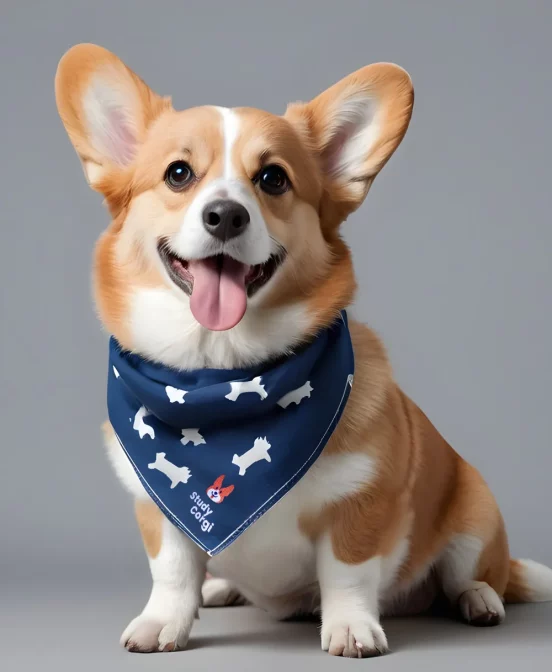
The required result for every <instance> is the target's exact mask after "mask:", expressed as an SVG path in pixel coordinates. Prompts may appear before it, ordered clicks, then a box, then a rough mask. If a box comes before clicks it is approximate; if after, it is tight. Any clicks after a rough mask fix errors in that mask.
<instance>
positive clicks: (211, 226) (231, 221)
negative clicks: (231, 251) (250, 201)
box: [203, 198, 249, 241]
mask: <svg viewBox="0 0 552 672" xmlns="http://www.w3.org/2000/svg"><path fill="white" fill-rule="evenodd" d="M248 224H249V213H248V212H247V210H246V209H245V208H244V207H243V205H241V203H237V202H236V201H231V200H228V199H223V198H221V199H218V200H216V201H211V203H208V204H207V205H206V206H205V208H204V210H203V225H204V226H205V228H206V229H207V231H208V232H209V233H210V234H211V235H213V236H215V237H216V238H219V239H220V240H222V241H225V240H229V239H230V238H234V237H235V236H239V235H240V233H243V232H244V231H245V229H246V228H247V225H248Z"/></svg>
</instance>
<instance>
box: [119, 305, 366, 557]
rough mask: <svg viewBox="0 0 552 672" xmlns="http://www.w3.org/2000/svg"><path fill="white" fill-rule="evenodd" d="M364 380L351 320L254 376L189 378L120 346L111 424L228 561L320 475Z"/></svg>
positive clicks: (146, 477) (203, 539)
mask: <svg viewBox="0 0 552 672" xmlns="http://www.w3.org/2000/svg"><path fill="white" fill-rule="evenodd" d="M353 372H354V357H353V349H352V345H351V337H350V334H349V329H348V326H347V317H346V314H345V313H343V314H342V318H341V319H340V320H339V321H338V322H336V323H335V324H334V325H333V326H332V327H330V328H329V329H326V330H324V331H323V332H321V333H320V334H319V335H318V336H317V338H316V339H315V340H314V341H313V342H312V343H310V344H308V345H306V346H304V347H302V348H301V349H299V350H297V351H296V352H295V353H294V354H293V355H291V356H289V357H284V358H281V359H279V360H277V361H275V362H273V363H272V364H269V365H267V364H266V363H265V364H261V365H259V366H255V367H251V368H248V369H234V370H221V369H198V370H196V371H177V370H174V369H170V368H168V367H166V366H162V365H159V364H153V363H151V362H148V361H146V360H144V359H142V358H141V357H139V356H138V355H134V354H131V353H129V352H126V351H123V350H122V349H121V347H120V346H119V344H118V343H117V341H116V340H115V339H114V338H111V341H110V355H109V380H108V387H107V403H108V410H109V419H110V421H111V424H112V425H113V428H114V430H115V433H116V435H117V438H118V439H119V442H120V444H121V446H122V448H123V449H124V451H125V453H126V455H127V457H128V459H129V460H130V462H131V464H132V466H133V467H134V469H135V470H136V473H137V474H138V476H139V478H140V480H141V482H142V484H143V485H144V487H145V489H146V490H147V492H148V493H149V494H150V496H151V497H152V498H153V500H154V501H155V502H156V503H157V504H158V506H159V507H160V509H161V510H162V511H163V513H164V514H165V515H166V516H167V517H168V518H169V520H171V521H172V523H174V525H176V526H177V527H178V528H179V529H180V530H182V531H183V532H185V533H186V534H187V535H188V536H189V537H190V538H191V539H193V540H194V541H195V542H196V544H198V546H200V547H201V548H202V549H204V550H205V551H207V553H208V554H209V555H216V554H217V553H219V552H220V551H222V550H223V549H224V548H226V546H228V545H229V544H230V543H232V542H233V541H234V540H235V539H237V537H238V536H239V535H240V534H242V532H244V531H245V530H246V529H247V528H248V527H249V526H250V525H251V524H252V523H254V522H255V521H256V520H257V519H258V518H259V517H260V516H262V515H263V513H265V512H266V511H268V509H270V507H272V506H274V504H276V502H277V501H278V500H280V499H281V498H282V497H283V496H284V495H285V494H286V492H288V490H289V489H290V488H292V487H293V486H294V485H295V484H296V483H297V482H298V481H299V479H300V478H302V477H303V476H304V475H305V473H306V472H307V470H308V469H309V468H310V467H311V466H312V465H313V463H314V462H315V460H316V459H317V457H318V456H319V455H320V453H321V452H322V450H323V449H324V446H325V445H326V443H327V441H328V439H329V438H330V436H331V434H332V432H333V430H334V429H335V427H336V425H337V422H338V421H339V418H340V417H341V414H342V412H343V409H344V408H345V404H346V402H347V398H348V396H349V392H350V389H351V385H352V382H353Z"/></svg>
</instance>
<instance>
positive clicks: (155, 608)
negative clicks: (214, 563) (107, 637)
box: [121, 500, 208, 653]
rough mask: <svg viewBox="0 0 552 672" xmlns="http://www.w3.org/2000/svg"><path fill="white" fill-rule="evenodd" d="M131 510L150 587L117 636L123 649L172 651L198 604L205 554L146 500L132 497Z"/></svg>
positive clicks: (180, 646) (181, 644)
mask: <svg viewBox="0 0 552 672" xmlns="http://www.w3.org/2000/svg"><path fill="white" fill-rule="evenodd" d="M136 516H137V518H138V524H139V526H140V531H141V533H142V538H143V541H144V546H145V548H146V552H147V554H148V559H149V564H150V569H151V576H152V579H153V587H152V590H151V595H150V598H149V600H148V603H147V604H146V606H145V607H144V610H143V611H142V613H141V614H140V615H139V616H138V617H137V618H135V619H134V620H133V621H131V623H130V624H129V626H128V627H127V629H126V630H125V631H124V633H123V635H122V637H121V643H122V644H123V646H125V647H126V648H127V649H128V650H129V651H139V652H143V653H149V652H152V651H175V650H177V649H183V648H185V647H186V644H187V643H188V637H189V635H190V630H191V628H192V624H193V622H194V618H195V616H196V614H197V611H198V609H199V607H200V605H201V585H202V583H203V578H204V576H205V568H206V566H207V559H208V558H207V554H206V553H204V552H203V551H202V550H201V549H200V548H198V546H196V544H194V542H193V541H191V540H190V539H188V537H186V535H184V534H182V532H180V531H179V530H178V529H177V528H176V527H175V526H174V525H173V524H172V523H170V522H169V520H167V518H165V516H164V515H163V514H162V513H161V511H160V510H159V509H158V508H157V506H156V505H155V504H154V503H153V502H152V501H151V500H137V502H136Z"/></svg>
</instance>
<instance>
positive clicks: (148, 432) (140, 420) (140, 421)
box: [132, 406, 155, 439]
mask: <svg viewBox="0 0 552 672" xmlns="http://www.w3.org/2000/svg"><path fill="white" fill-rule="evenodd" d="M148 415H150V412H149V411H148V409H147V408H146V407H145V406H140V408H139V409H138V412H137V413H136V415H135V416H134V424H133V425H132V429H135V430H136V431H137V432H138V434H139V436H140V438H141V439H143V438H144V436H149V437H150V439H155V431H154V429H153V427H152V426H151V425H146V423H145V422H144V418H145V417H146V416H148Z"/></svg>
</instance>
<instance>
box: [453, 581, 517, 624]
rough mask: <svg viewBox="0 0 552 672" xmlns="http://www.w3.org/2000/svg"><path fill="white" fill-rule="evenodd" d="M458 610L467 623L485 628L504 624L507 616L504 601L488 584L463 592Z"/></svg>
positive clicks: (459, 599)
mask: <svg viewBox="0 0 552 672" xmlns="http://www.w3.org/2000/svg"><path fill="white" fill-rule="evenodd" d="M458 608H459V609H460V614H461V616H462V618H463V620H464V621H466V623H469V624H470V625H477V626H483V627H485V626H491V625H498V624H499V623H502V621H503V620H504V617H505V615H506V614H505V611H504V605H503V604H502V600H501V599H500V597H499V596H498V595H497V593H496V592H495V590H494V589H493V588H491V586H489V584H487V583H482V584H479V585H478V586H477V587H474V588H470V589H469V590H466V591H465V592H463V593H462V595H460V597H459V598H458Z"/></svg>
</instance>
